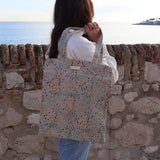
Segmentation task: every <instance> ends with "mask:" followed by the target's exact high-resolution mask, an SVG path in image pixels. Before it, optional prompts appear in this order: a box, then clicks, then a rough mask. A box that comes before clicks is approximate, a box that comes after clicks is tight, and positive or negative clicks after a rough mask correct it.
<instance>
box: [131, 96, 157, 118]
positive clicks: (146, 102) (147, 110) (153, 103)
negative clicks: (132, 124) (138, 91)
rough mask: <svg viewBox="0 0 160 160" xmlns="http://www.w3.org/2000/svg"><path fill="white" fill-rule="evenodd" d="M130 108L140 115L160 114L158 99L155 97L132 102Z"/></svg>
mask: <svg viewBox="0 0 160 160" xmlns="http://www.w3.org/2000/svg"><path fill="white" fill-rule="evenodd" d="M130 108H131V109H133V110H134V111H135V112H139V113H142V114H149V115H151V114H154V113H158V112H160V99H159V98H156V97H144V98H140V99H139V100H137V101H135V102H132V103H131V104H130Z"/></svg>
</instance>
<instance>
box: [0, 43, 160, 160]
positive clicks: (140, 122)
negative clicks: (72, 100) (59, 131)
mask: <svg viewBox="0 0 160 160" xmlns="http://www.w3.org/2000/svg"><path fill="white" fill-rule="evenodd" d="M47 48H48V45H31V44H27V45H18V46H15V45H9V46H7V45H5V44H2V45H0V160H57V159H58V139H53V138H47V137H40V136H38V125H39V108H40V99H41V96H40V94H41V83H42V75H43V64H44V53H45V52H46V50H47ZM107 48H108V51H109V53H110V54H111V55H112V56H114V57H115V58H116V61H117V63H118V71H119V80H118V82H117V83H116V84H115V85H114V86H113V88H112V99H111V105H110V107H109V109H108V116H107V119H108V120H107V122H108V123H107V134H106V139H107V142H106V144H104V145H101V144H92V145H91V148H90V151H89V155H88V160H104V159H105V160H160V45H158V44H156V45H150V44H137V45H107Z"/></svg>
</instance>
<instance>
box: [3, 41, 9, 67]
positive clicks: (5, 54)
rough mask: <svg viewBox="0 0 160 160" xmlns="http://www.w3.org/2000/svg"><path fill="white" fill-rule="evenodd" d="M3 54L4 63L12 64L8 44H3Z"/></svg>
mask: <svg viewBox="0 0 160 160" xmlns="http://www.w3.org/2000/svg"><path fill="white" fill-rule="evenodd" d="M1 54H2V63H3V64H5V65H9V64H10V57H9V48H8V45H6V44H2V45H1Z"/></svg>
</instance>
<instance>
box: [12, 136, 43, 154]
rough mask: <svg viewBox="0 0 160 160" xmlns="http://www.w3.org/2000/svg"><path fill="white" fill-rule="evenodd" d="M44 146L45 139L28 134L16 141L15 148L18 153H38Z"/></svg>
mask: <svg viewBox="0 0 160 160" xmlns="http://www.w3.org/2000/svg"><path fill="white" fill-rule="evenodd" d="M43 146H44V139H43V138H42V137H38V136H37V135H27V136H25V137H18V138H16V140H15V142H14V146H13V148H14V149H15V150H16V151H17V152H18V153H28V154H32V153H36V152H39V151H41V150H42V148H43Z"/></svg>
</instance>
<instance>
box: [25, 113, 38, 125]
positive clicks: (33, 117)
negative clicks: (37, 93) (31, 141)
mask: <svg viewBox="0 0 160 160" xmlns="http://www.w3.org/2000/svg"><path fill="white" fill-rule="evenodd" d="M27 123H28V124H31V125H32V126H39V123H40V115H39V114H35V113H32V114H31V115H29V116H28V119H27Z"/></svg>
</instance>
